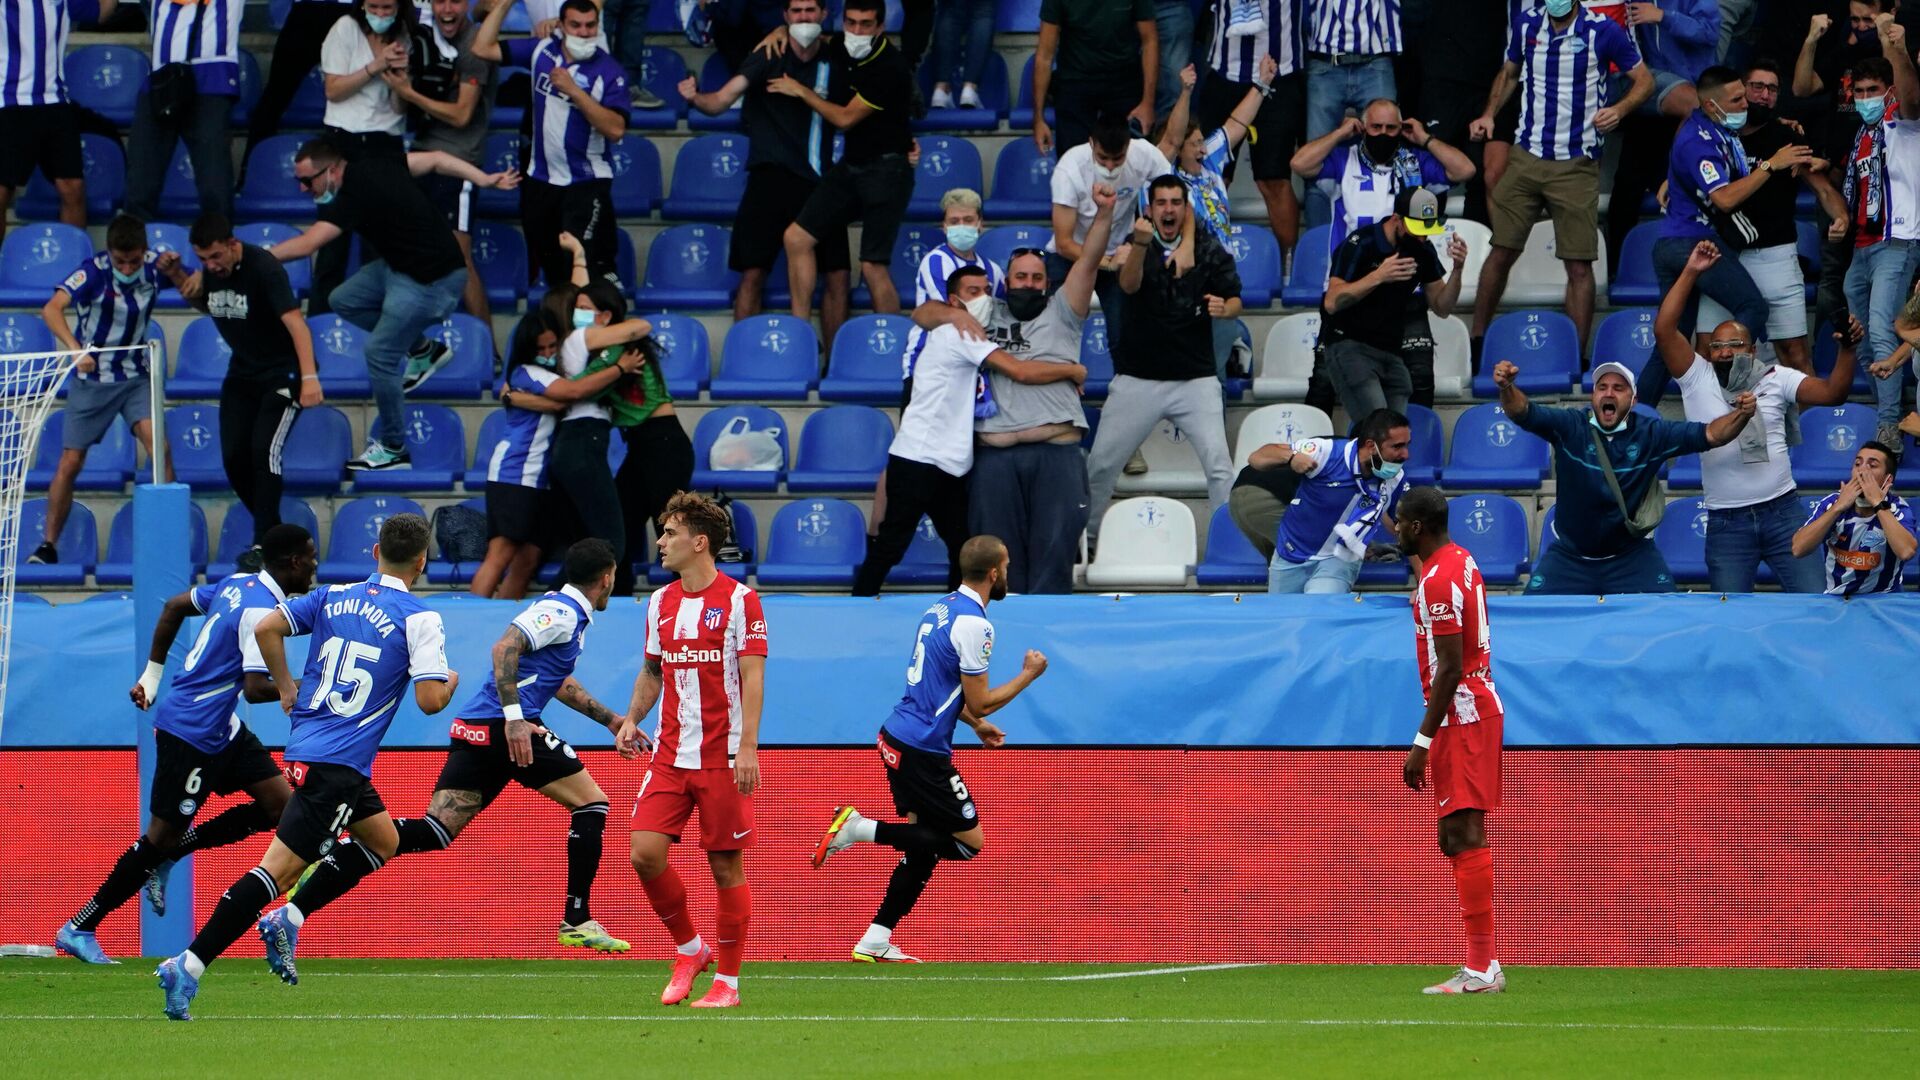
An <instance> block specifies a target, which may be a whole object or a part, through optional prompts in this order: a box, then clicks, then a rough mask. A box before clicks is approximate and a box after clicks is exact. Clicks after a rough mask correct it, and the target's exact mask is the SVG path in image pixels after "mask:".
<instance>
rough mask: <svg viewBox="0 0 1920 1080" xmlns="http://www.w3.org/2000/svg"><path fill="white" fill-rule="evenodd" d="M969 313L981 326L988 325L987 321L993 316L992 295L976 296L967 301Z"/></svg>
mask: <svg viewBox="0 0 1920 1080" xmlns="http://www.w3.org/2000/svg"><path fill="white" fill-rule="evenodd" d="M967 314H969V315H971V316H973V321H974V322H977V323H979V324H980V325H981V326H985V325H987V321H988V320H989V319H991V318H993V297H992V295H990V294H988V295H981V296H976V297H974V298H973V299H971V300H969V301H967Z"/></svg>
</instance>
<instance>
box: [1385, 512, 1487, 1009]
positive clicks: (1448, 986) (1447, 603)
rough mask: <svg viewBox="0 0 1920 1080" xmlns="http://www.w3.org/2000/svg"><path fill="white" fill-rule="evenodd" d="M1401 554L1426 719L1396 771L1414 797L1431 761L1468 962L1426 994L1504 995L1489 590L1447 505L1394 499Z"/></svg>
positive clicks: (1435, 802) (1443, 844) (1442, 846)
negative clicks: (1496, 914)
mask: <svg viewBox="0 0 1920 1080" xmlns="http://www.w3.org/2000/svg"><path fill="white" fill-rule="evenodd" d="M1395 520H1396V524H1397V528H1398V531H1399V541H1400V550H1401V551H1402V552H1403V553H1405V554H1406V555H1407V556H1408V557H1409V558H1414V557H1417V558H1418V559H1419V560H1420V563H1419V565H1420V583H1419V584H1418V585H1417V586H1416V587H1415V588H1414V590H1413V624H1414V651H1415V654H1416V655H1417V656H1418V658H1419V662H1420V689H1421V692H1422V693H1424V694H1425V695H1426V698H1427V712H1426V716H1425V717H1423V718H1422V719H1421V721H1420V731H1419V733H1418V734H1416V735H1415V736H1414V737H1413V748H1412V749H1410V750H1408V751H1407V760H1406V762H1405V764H1404V765H1403V766H1402V767H1401V775H1402V778H1403V779H1405V780H1406V782H1407V786H1408V787H1410V788H1413V789H1415V790H1418V789H1419V788H1420V785H1421V782H1422V780H1424V779H1425V777H1426V775H1427V771H1428V765H1429V761H1428V754H1429V751H1431V754H1432V761H1431V765H1432V773H1433V805H1434V810H1435V812H1436V813H1437V814H1438V815H1439V817H1440V852H1441V854H1443V855H1445V856H1446V857H1447V858H1448V859H1450V860H1452V861H1453V884H1454V888H1455V890H1456V891H1457V892H1458V893H1459V897H1460V921H1461V922H1462V923H1463V924H1464V925H1465V927H1466V933H1467V963H1466V966H1464V967H1462V968H1461V969H1460V970H1459V971H1457V972H1455V973H1454V974H1453V976H1452V977H1451V978H1449V979H1447V980H1446V981H1445V982H1441V983H1438V984H1436V985H1433V986H1429V987H1427V988H1426V990H1425V992H1426V993H1429V994H1497V993H1499V992H1500V991H1502V990H1505V989H1506V988H1507V977H1506V975H1505V974H1504V973H1502V972H1501V970H1500V961H1498V960H1496V959H1494V956H1493V852H1492V851H1490V850H1488V848H1487V812H1488V811H1489V810H1498V809H1499V808H1500V733H1501V722H1502V716H1503V710H1502V708H1501V706H1500V695H1499V694H1498V693H1496V692H1495V691H1494V689H1493V654H1492V652H1491V650H1490V647H1489V641H1490V638H1489V629H1488V626H1487V583H1486V581H1485V580H1483V579H1482V578H1481V576H1480V568H1479V567H1478V566H1476V565H1475V564H1474V561H1473V556H1472V555H1470V554H1468V553H1467V551H1466V549H1465V548H1462V547H1461V546H1460V545H1458V544H1455V543H1454V542H1453V541H1452V539H1451V538H1449V537H1448V535H1447V499H1446V496H1444V495H1442V494H1440V492H1439V491H1437V490H1435V489H1433V488H1418V489H1416V490H1414V491H1411V492H1408V493H1407V497H1406V498H1404V499H1402V500H1401V501H1400V513H1399V516H1398V517H1397V518H1396V519H1395Z"/></svg>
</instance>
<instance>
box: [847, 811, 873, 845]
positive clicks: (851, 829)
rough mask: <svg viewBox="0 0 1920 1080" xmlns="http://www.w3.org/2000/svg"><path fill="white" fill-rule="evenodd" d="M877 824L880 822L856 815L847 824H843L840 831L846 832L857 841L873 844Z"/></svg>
mask: <svg viewBox="0 0 1920 1080" xmlns="http://www.w3.org/2000/svg"><path fill="white" fill-rule="evenodd" d="M877 824H878V823H877V822H875V821H874V820H873V819H872V818H863V817H858V816H856V817H854V818H853V819H852V820H851V821H849V822H847V823H846V824H845V825H842V826H841V827H840V831H841V832H844V833H846V834H847V836H848V838H849V839H851V840H853V841H854V842H855V843H868V844H871V843H873V830H874V826H875V825H877Z"/></svg>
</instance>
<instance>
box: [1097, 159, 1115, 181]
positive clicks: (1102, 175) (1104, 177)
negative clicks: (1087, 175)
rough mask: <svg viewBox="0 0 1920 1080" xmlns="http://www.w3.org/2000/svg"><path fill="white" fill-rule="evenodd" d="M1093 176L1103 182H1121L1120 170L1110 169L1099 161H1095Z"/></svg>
mask: <svg viewBox="0 0 1920 1080" xmlns="http://www.w3.org/2000/svg"><path fill="white" fill-rule="evenodd" d="M1093 178H1094V179H1095V180H1098V181H1100V182H1101V183H1103V184H1116V183H1119V182H1120V170H1119V169H1109V168H1107V167H1106V166H1105V165H1102V164H1100V163H1099V162H1094V165H1093Z"/></svg>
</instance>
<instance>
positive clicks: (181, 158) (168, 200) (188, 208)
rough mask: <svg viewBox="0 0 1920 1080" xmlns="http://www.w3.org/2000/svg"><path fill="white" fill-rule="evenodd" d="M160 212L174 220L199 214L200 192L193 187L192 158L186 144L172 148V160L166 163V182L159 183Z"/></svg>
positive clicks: (183, 219) (184, 219)
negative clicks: (188, 154) (188, 153)
mask: <svg viewBox="0 0 1920 1080" xmlns="http://www.w3.org/2000/svg"><path fill="white" fill-rule="evenodd" d="M160 214H161V216H163V217H166V218H170V219H172V220H174V221H192V220H193V219H194V218H196V217H198V216H199V215H200V192H199V190H198V189H197V188H195V187H194V181H193V159H192V158H190V157H188V156H187V146H186V144H185V143H181V144H179V145H178V146H175V147H174V148H173V160H172V161H170V162H168V164H167V179H166V182H165V183H163V184H161V185H160Z"/></svg>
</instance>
